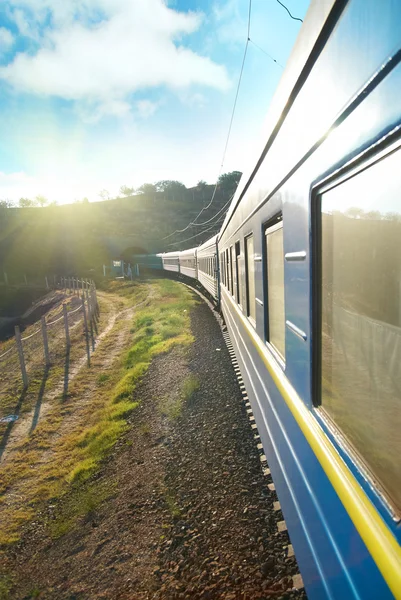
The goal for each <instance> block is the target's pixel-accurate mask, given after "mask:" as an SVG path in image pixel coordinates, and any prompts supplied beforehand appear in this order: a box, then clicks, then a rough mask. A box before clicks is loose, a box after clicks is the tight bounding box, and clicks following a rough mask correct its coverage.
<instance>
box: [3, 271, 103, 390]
mask: <svg viewBox="0 0 401 600" xmlns="http://www.w3.org/2000/svg"><path fill="white" fill-rule="evenodd" d="M60 285H61V287H62V289H65V290H67V289H68V290H69V291H70V292H71V293H72V294H73V296H72V298H74V297H75V298H76V300H77V301H78V302H79V305H78V306H77V307H76V308H74V309H73V310H69V307H68V306H67V304H66V303H65V302H64V303H63V306H62V311H61V316H58V315H59V314H60V313H58V314H57V315H56V318H54V317H53V320H52V321H46V318H45V317H44V316H43V317H42V318H41V326H40V328H39V329H37V330H36V331H34V332H33V333H30V334H29V335H27V336H25V337H23V336H22V335H21V331H20V328H19V327H18V325H17V326H16V327H15V338H14V340H13V342H12V345H11V347H10V348H8V349H7V350H6V351H5V352H3V353H2V354H0V391H2V389H1V388H2V387H4V385H2V384H5V386H6V387H7V388H9V387H10V385H11V387H15V385H16V384H17V383H18V381H17V379H18V378H19V381H20V383H21V380H22V385H23V388H24V389H26V388H27V387H28V386H29V383H30V380H31V379H33V377H34V375H36V374H37V371H38V369H39V368H40V369H48V368H49V367H50V366H51V365H53V364H55V363H56V362H57V361H58V359H59V358H61V357H63V359H64V357H65V355H66V353H69V351H70V347H71V345H72V344H73V343H74V342H77V341H78V342H79V340H80V339H82V338H81V336H80V335H79V333H78V332H77V331H76V329H75V328H76V327H77V325H79V323H82V324H83V331H82V334H83V337H84V340H85V347H86V353H87V361H88V365H89V364H90V354H91V344H90V340H89V337H90V335H91V334H92V335H93V330H95V329H96V328H95V327H94V320H95V319H96V318H97V316H98V314H99V306H98V302H97V294H96V287H95V284H94V282H93V281H92V280H91V281H88V280H84V279H77V278H65V277H63V278H61V281H60ZM80 287H81V290H80ZM80 291H81V294H80ZM39 334H41V335H39ZM92 348H94V342H93V343H92ZM10 374H11V377H10ZM17 375H18V377H17ZM10 380H11V384H10Z"/></svg>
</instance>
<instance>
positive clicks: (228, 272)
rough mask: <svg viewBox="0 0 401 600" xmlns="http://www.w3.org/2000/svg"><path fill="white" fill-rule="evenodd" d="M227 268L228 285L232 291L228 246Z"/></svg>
mask: <svg viewBox="0 0 401 600" xmlns="http://www.w3.org/2000/svg"><path fill="white" fill-rule="evenodd" d="M226 270H227V287H228V289H229V291H231V279H230V255H229V254H228V248H227V249H226Z"/></svg>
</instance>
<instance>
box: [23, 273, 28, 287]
mask: <svg viewBox="0 0 401 600" xmlns="http://www.w3.org/2000/svg"><path fill="white" fill-rule="evenodd" d="M24 281H25V285H28V280H27V278H26V275H24Z"/></svg>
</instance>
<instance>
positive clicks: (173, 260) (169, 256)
mask: <svg viewBox="0 0 401 600" xmlns="http://www.w3.org/2000/svg"><path fill="white" fill-rule="evenodd" d="M179 254H180V253H179V252H177V251H175V252H164V253H162V254H158V255H157V256H160V258H161V259H162V263H163V269H164V270H165V271H174V272H175V273H179V272H180V260H179Z"/></svg>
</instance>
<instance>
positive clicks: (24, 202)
mask: <svg viewBox="0 0 401 600" xmlns="http://www.w3.org/2000/svg"><path fill="white" fill-rule="evenodd" d="M18 206H19V207H20V208H30V207H31V206H36V202H35V200H31V199H30V198H20V199H19V200H18Z"/></svg>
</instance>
